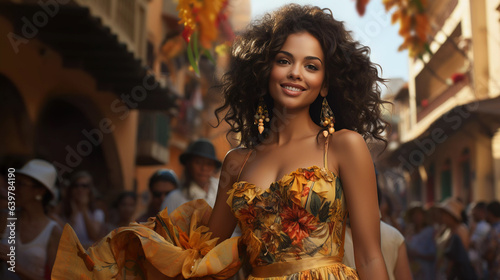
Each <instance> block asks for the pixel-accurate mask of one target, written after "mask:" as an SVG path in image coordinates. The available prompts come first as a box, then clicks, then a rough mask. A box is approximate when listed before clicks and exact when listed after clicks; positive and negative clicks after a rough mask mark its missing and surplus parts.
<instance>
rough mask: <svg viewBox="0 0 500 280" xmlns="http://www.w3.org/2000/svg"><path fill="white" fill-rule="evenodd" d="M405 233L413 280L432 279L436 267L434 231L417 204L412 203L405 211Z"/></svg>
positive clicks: (420, 206)
mask: <svg viewBox="0 0 500 280" xmlns="http://www.w3.org/2000/svg"><path fill="white" fill-rule="evenodd" d="M406 220H407V222H408V223H407V227H406V232H405V238H406V243H407V244H408V256H409V259H410V267H411V269H412V274H413V278H414V279H415V280H425V279H433V278H434V277H435V275H436V274H435V273H436V272H435V267H436V241H435V240H434V236H435V230H434V227H433V226H432V225H430V223H429V221H428V217H427V212H426V211H425V209H424V208H423V207H422V205H420V204H419V203H413V204H412V205H410V207H409V208H408V210H407V211H406Z"/></svg>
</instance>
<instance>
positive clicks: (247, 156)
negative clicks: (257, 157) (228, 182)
mask: <svg viewBox="0 0 500 280" xmlns="http://www.w3.org/2000/svg"><path fill="white" fill-rule="evenodd" d="M252 152H253V150H250V151H249V152H248V154H247V155H246V156H245V160H244V161H243V164H242V165H241V168H240V172H238V177H237V178H236V182H239V181H240V175H241V171H243V167H245V164H247V160H248V158H249V157H250V155H251V154H252Z"/></svg>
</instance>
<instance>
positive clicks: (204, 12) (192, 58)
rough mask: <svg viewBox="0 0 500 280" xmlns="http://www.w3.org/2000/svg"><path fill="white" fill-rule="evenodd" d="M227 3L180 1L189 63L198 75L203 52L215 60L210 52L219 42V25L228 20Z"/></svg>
mask: <svg viewBox="0 0 500 280" xmlns="http://www.w3.org/2000/svg"><path fill="white" fill-rule="evenodd" d="M227 3H228V0H179V4H178V5H177V10H178V11H179V18H180V21H179V23H180V24H183V25H184V30H183V31H182V37H183V38H184V40H185V41H186V42H187V43H188V58H189V62H190V63H191V66H192V67H193V69H194V70H195V72H196V73H197V74H199V68H198V60H199V58H200V53H201V52H203V54H205V55H206V56H208V58H209V59H210V60H213V58H212V56H211V54H210V52H209V51H208V50H210V49H211V48H212V44H213V43H214V42H215V40H217V37H218V35H219V24H220V23H221V21H223V20H226V19H227V16H226V14H225V13H224V12H225V8H226V6H227ZM191 39H193V40H191ZM200 47H201V49H200Z"/></svg>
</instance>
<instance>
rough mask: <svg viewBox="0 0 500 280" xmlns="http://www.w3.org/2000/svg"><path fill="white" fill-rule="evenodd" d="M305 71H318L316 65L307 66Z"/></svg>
mask: <svg viewBox="0 0 500 280" xmlns="http://www.w3.org/2000/svg"><path fill="white" fill-rule="evenodd" d="M306 68H307V69H311V70H319V69H318V67H316V65H312V64H311V65H307V66H306Z"/></svg>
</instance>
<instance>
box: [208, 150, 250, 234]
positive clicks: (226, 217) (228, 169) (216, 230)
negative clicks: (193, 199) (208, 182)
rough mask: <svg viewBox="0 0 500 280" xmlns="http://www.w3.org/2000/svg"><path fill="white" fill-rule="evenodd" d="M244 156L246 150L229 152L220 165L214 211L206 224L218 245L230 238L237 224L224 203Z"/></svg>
mask: <svg viewBox="0 0 500 280" xmlns="http://www.w3.org/2000/svg"><path fill="white" fill-rule="evenodd" d="M243 151H245V152H243ZM245 155H246V150H244V149H234V150H231V151H229V152H228V153H227V155H226V157H225V158H224V162H223V163H222V167H221V172H220V179H219V188H218V190H217V199H216V200H215V205H214V209H213V211H212V215H211V216H210V220H209V222H208V227H209V228H210V231H211V232H212V233H213V235H212V236H213V237H219V240H218V243H220V242H222V241H224V240H226V239H227V238H229V237H231V234H232V233H233V231H234V228H235V227H236V224H237V220H236V218H235V217H234V215H233V212H232V211H231V207H229V205H228V204H227V203H226V201H227V199H228V197H229V196H228V194H227V192H228V191H229V190H231V188H232V187H233V184H234V182H236V180H237V178H238V174H239V172H240V170H241V167H242V165H243V161H244V157H245Z"/></svg>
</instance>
